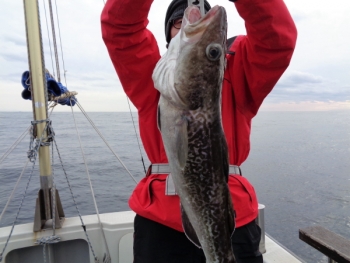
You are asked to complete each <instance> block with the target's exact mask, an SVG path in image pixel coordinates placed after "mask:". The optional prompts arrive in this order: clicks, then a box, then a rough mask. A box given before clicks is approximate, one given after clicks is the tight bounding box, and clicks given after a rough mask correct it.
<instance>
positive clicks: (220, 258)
mask: <svg viewBox="0 0 350 263" xmlns="http://www.w3.org/2000/svg"><path fill="white" fill-rule="evenodd" d="M226 31H227V21H226V11H225V9H224V8H223V7H220V6H215V7H213V8H212V9H211V10H210V11H209V12H208V13H207V14H206V15H205V16H204V17H201V14H200V11H199V9H198V8H197V7H195V6H189V7H188V8H187V9H186V10H185V14H184V18H183V22H182V27H181V30H180V32H179V33H178V34H177V35H176V36H175V38H173V39H172V40H171V42H170V45H169V49H168V51H167V52H166V53H165V55H164V56H163V57H162V58H161V59H160V61H159V62H158V64H157V65H156V68H155V70H154V72H153V81H154V84H155V87H156V88H157V89H158V90H159V91H160V93H161V96H160V100H159V106H158V127H159V129H160V131H161V134H162V138H163V142H164V146H165V150H166V153H167V157H168V160H169V166H170V171H171V175H172V178H173V181H174V185H175V189H176V192H177V194H178V195H179V197H180V203H181V213H182V223H183V227H184V231H185V234H186V235H187V237H188V238H189V239H190V240H191V241H192V242H193V243H194V244H196V245H197V246H198V247H201V248H202V249H203V251H204V254H205V257H206V260H207V262H208V263H214V262H215V263H232V262H236V261H235V258H234V255H233V252H232V247H231V240H230V237H231V235H232V233H233V231H234V227H235V226H234V224H235V223H234V212H233V207H232V201H231V196H230V193H229V190H228V186H227V180H228V169H229V164H228V152H227V143H226V139H225V136H224V132H223V129H222V124H221V85H222V81H223V75H224V68H225V65H226V58H225V54H226Z"/></svg>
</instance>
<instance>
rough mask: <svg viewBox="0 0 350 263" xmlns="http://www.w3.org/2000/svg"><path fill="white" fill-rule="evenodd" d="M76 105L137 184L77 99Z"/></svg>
mask: <svg viewBox="0 0 350 263" xmlns="http://www.w3.org/2000/svg"><path fill="white" fill-rule="evenodd" d="M75 102H76V105H78V107H79V109H80V110H81V112H82V113H83V114H84V116H85V117H86V119H87V120H88V121H89V122H90V124H91V126H92V127H93V128H94V129H95V131H96V132H97V134H98V135H99V136H100V137H101V139H102V140H103V141H104V143H105V144H106V145H107V147H108V148H109V149H110V150H111V152H112V153H113V154H114V156H115V157H116V158H117V159H118V161H119V162H120V164H121V165H122V166H123V167H124V169H125V170H126V171H127V173H128V174H129V176H130V177H131V178H132V179H133V180H134V182H135V183H136V184H137V181H136V179H135V177H134V176H133V175H132V174H131V172H130V171H129V170H128V168H127V167H126V166H125V164H124V163H123V161H122V160H121V159H120V158H119V156H118V155H117V154H116V153H115V152H114V150H113V149H112V147H111V146H110V145H109V143H108V142H107V140H106V139H105V138H104V136H103V135H102V133H101V132H100V131H99V129H98V128H97V127H96V125H95V124H94V123H93V121H92V120H91V119H90V117H89V116H88V114H87V113H86V111H85V110H84V109H83V107H82V106H81V105H80V103H79V102H78V101H75Z"/></svg>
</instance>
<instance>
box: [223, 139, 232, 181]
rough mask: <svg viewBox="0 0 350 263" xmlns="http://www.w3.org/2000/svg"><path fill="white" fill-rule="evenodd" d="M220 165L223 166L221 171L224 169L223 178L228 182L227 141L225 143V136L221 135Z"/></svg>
mask: <svg viewBox="0 0 350 263" xmlns="http://www.w3.org/2000/svg"><path fill="white" fill-rule="evenodd" d="M221 138H222V143H221V144H222V147H221V149H222V154H221V155H222V167H223V171H224V176H225V180H226V183H228V176H229V166H230V164H229V161H228V154H227V153H228V149H227V143H226V139H225V136H222V137H221Z"/></svg>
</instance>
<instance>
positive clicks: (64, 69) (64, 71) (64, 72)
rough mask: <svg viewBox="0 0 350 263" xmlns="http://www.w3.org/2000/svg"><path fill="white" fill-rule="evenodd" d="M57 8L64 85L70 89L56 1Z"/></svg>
mask: <svg viewBox="0 0 350 263" xmlns="http://www.w3.org/2000/svg"><path fill="white" fill-rule="evenodd" d="M55 7H56V20H57V27H58V37H59V39H60V47H61V59H62V66H63V76H64V83H65V84H66V87H67V88H68V84H67V77H66V73H67V70H66V66H65V64H64V56H63V45H62V38H61V28H60V20H59V19H58V9H57V2H56V0H55Z"/></svg>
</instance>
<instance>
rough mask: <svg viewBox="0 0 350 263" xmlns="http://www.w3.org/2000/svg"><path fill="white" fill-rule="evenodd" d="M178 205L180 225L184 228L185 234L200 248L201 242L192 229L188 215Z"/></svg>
mask: <svg viewBox="0 0 350 263" xmlns="http://www.w3.org/2000/svg"><path fill="white" fill-rule="evenodd" d="M180 206H181V218H182V227H183V229H184V232H185V235H186V236H187V238H188V239H189V240H190V241H191V242H192V243H193V244H194V245H195V246H197V247H198V248H202V247H201V244H200V243H199V240H198V237H197V234H196V231H194V228H193V226H192V224H191V222H190V220H189V219H188V216H187V214H186V212H185V210H184V209H183V207H182V205H180Z"/></svg>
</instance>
